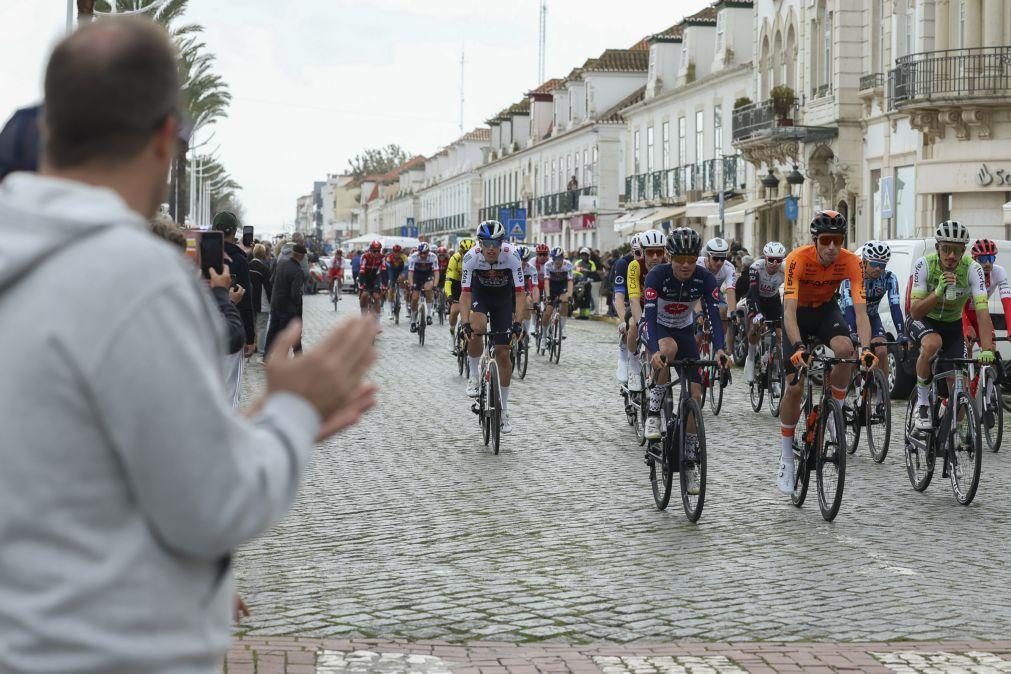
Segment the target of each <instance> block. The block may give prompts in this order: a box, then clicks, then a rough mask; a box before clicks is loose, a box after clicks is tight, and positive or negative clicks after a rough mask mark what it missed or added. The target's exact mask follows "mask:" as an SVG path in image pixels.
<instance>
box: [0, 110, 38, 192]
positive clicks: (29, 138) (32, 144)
mask: <svg viewBox="0 0 1011 674" xmlns="http://www.w3.org/2000/svg"><path fill="white" fill-rule="evenodd" d="M41 108H42V106H41V105H33V106H31V107H29V108H21V109H20V110H17V111H16V112H15V113H14V115H13V116H11V118H10V119H9V120H7V123H6V124H5V125H4V128H3V131H0V181H2V180H3V179H4V178H5V177H6V176H7V174H8V173H12V172H14V171H28V172H30V173H34V172H35V171H38V170H39V124H38V117H39V110H40V109H41Z"/></svg>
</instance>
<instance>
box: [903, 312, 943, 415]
mask: <svg viewBox="0 0 1011 674" xmlns="http://www.w3.org/2000/svg"><path fill="white" fill-rule="evenodd" d="M906 334H908V335H909V337H910V339H912V340H913V343H914V344H917V345H919V347H920V355H919V357H918V358H917V359H916V404H917V407H922V406H926V405H928V404H929V402H930V401H929V398H930V359H931V358H933V357H934V354H936V353H937V352H938V351H939V350H940V349H941V346H942V345H943V340H942V339H941V335H940V334H939V333H938V332H937V330H936V325H935V323H934V321H932V320H931V319H930V318H923V319H920V320H914V319H912V318H910V319H909V320H908V321H907V322H906Z"/></svg>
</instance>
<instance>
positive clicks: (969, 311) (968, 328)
mask: <svg viewBox="0 0 1011 674" xmlns="http://www.w3.org/2000/svg"><path fill="white" fill-rule="evenodd" d="M975 316H976V308H975V307H970V306H969V303H968V302H966V303H965V306H964V307H962V336H963V337H965V338H966V339H969V338H970V337H971V338H972V339H975V338H976V334H977V331H976V325H975V323H974V322H973V320H972V319H973V318H975Z"/></svg>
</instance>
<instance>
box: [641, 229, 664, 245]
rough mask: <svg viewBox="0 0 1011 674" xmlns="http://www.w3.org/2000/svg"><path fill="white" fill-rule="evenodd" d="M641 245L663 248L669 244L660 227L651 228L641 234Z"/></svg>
mask: <svg viewBox="0 0 1011 674" xmlns="http://www.w3.org/2000/svg"><path fill="white" fill-rule="evenodd" d="M639 245H640V246H641V247H642V248H663V247H664V246H666V245H667V237H666V236H664V233H663V232H661V231H660V230H659V229H650V230H647V231H645V232H643V233H642V234H640V235H639Z"/></svg>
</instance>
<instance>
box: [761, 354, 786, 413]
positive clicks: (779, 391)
mask: <svg viewBox="0 0 1011 674" xmlns="http://www.w3.org/2000/svg"><path fill="white" fill-rule="evenodd" d="M765 376H766V382H767V385H768V387H769V413H770V414H772V416H773V417H778V416H779V404H780V403H781V402H782V400H783V352H782V351H780V350H779V348H778V347H777V346H776V341H775V340H773V342H772V353H771V355H770V357H769V369H768V370H766V375H765Z"/></svg>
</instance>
